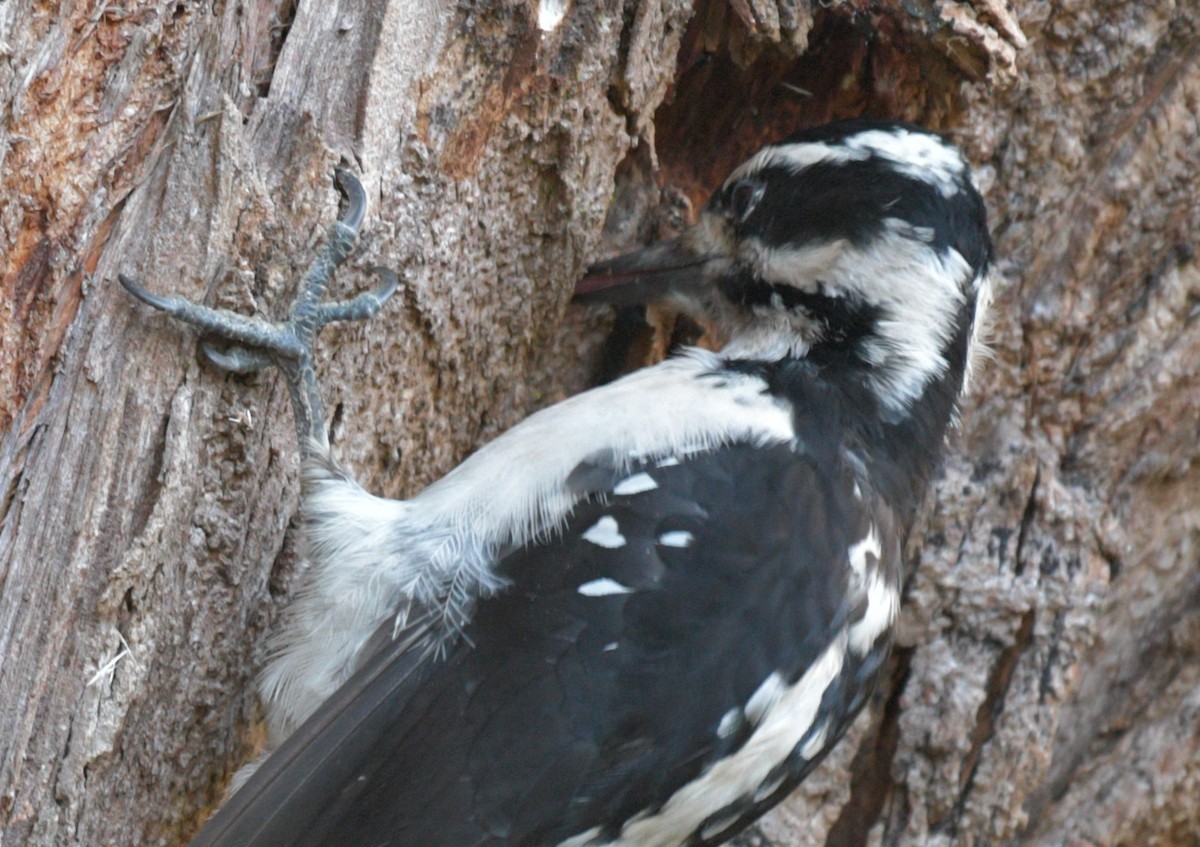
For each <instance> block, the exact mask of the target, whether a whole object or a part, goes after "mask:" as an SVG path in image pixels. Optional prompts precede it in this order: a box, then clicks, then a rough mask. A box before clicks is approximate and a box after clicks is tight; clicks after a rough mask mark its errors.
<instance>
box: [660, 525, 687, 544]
mask: <svg viewBox="0 0 1200 847" xmlns="http://www.w3.org/2000/svg"><path fill="white" fill-rule="evenodd" d="M695 540H696V537H695V536H694V535H692V534H691V533H690V532H688V531H687V530H686V529H676V530H672V531H671V532H664V533H663V534H662V535H660V536H659V537H658V543H659V544H661V545H662V546H663V547H691V546H692V542H693V541H695Z"/></svg>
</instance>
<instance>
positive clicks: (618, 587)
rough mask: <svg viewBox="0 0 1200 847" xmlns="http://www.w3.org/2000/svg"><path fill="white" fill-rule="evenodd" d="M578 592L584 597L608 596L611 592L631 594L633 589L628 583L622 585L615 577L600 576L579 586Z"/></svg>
mask: <svg viewBox="0 0 1200 847" xmlns="http://www.w3.org/2000/svg"><path fill="white" fill-rule="evenodd" d="M579 593H580V594H582V595H583V596H584V597H610V596H612V595H613V594H632V593H633V589H632V588H630V587H629V586H628V585H622V584H621V583H619V582H617V581H616V580H615V579H609V578H608V577H602V578H600V579H593V580H592V581H591V582H585V583H584V584H583V585H581V586H579Z"/></svg>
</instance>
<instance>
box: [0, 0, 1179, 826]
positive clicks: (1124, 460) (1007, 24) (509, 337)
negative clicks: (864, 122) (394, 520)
mask: <svg viewBox="0 0 1200 847" xmlns="http://www.w3.org/2000/svg"><path fill="white" fill-rule="evenodd" d="M538 12H539V9H538V3H537V2H515V0H512V2H509V1H508V0H480V2H471V3H460V4H457V5H454V4H449V3H434V2H418V0H392V2H390V3H388V2H384V0H339V2H333V3H295V2H293V0H275V2H265V3H258V4H247V3H239V2H235V1H233V0H231V1H230V2H216V3H198V2H192V0H183V1H182V2H178V1H177V2H171V3H166V2H149V0H147V1H146V2H130V3H125V4H123V5H115V4H111V3H109V4H89V3H84V2H66V3H60V4H39V3H35V2H33V0H13V2H10V3H9V4H8V5H7V7H4V6H0V92H2V100H0V102H2V103H3V117H2V119H0V163H2V164H3V167H2V168H0V197H3V203H2V206H0V239H2V241H3V252H2V254H0V255H2V256H3V259H0V303H2V307H3V312H2V313H0V314H3V320H2V321H0V656H3V661H2V663H0V844H31V845H51V844H88V845H92V844H97V845H100V844H104V845H107V844H178V843H182V842H183V841H185V840H186V838H187V837H188V836H189V835H190V834H191V833H192V832H193V831H194V830H195V828H196V826H197V824H198V822H199V821H201V820H202V819H203V817H204V816H205V814H206V813H207V810H208V809H209V808H211V806H212V804H213V803H214V802H215V801H216V800H217V798H218V797H219V795H220V793H221V791H222V789H223V786H224V784H225V782H226V780H227V778H228V776H229V775H230V774H231V773H232V771H233V770H234V769H236V767H237V766H238V764H239V763H240V762H242V761H243V760H245V758H246V757H247V756H248V755H250V754H251V751H252V750H253V749H254V747H255V744H256V743H257V742H258V740H259V739H258V729H257V728H256V726H257V724H256V711H255V710H256V707H255V705H254V703H253V699H252V697H251V695H250V680H251V679H252V677H253V674H254V673H255V671H256V669H257V667H258V666H259V662H260V660H261V656H260V654H259V653H258V652H257V650H258V645H259V644H261V641H262V635H263V633H264V632H265V631H266V630H267V629H268V628H269V626H270V624H271V622H272V620H273V619H274V618H275V616H276V614H277V611H278V609H279V608H280V607H281V606H282V605H283V604H284V603H285V602H286V598H287V594H288V592H289V591H290V589H291V587H292V585H293V582H294V579H293V574H292V570H293V555H292V552H291V550H292V532H291V529H290V522H291V518H292V516H293V514H294V511H295V506H296V499H295V498H296V488H297V487H296V481H295V459H294V456H295V452H296V451H295V448H294V443H293V442H294V436H293V435H292V433H291V431H290V429H291V418H290V414H289V413H288V409H287V402H288V401H287V396H286V391H285V390H284V389H283V386H282V385H281V383H280V381H279V379H278V377H277V376H276V375H274V374H272V373H264V374H261V375H257V376H251V377H238V376H229V375H225V374H221V373H218V372H216V371H214V370H213V369H212V368H210V367H208V366H207V365H204V364H201V362H200V360H198V359H197V357H196V355H195V340H194V337H193V336H191V335H189V334H188V332H187V331H184V330H181V329H180V328H179V327H177V326H173V325H171V324H170V323H169V322H168V321H166V320H165V319H162V318H161V317H159V316H157V315H154V314H151V313H149V312H148V311H147V310H146V309H144V308H143V307H140V306H138V305H137V304H135V303H133V302H131V301H130V300H129V299H128V298H127V297H125V296H124V293H123V292H121V291H120V290H119V289H118V287H117V286H116V284H115V279H116V274H117V272H118V271H122V272H126V273H129V274H131V275H134V276H136V277H137V278H139V279H140V280H141V282H142V283H143V284H145V285H146V286H147V287H149V288H150V289H151V290H154V291H157V292H161V293H179V294H184V295H188V296H191V297H193V298H196V299H200V300H203V301H205V302H208V303H212V304H217V305H223V306H229V307H234V308H238V309H240V310H242V311H246V312H251V311H258V312H262V313H265V314H270V315H278V314H281V313H282V312H283V311H284V310H286V308H287V301H288V297H289V295H290V293H291V291H292V290H293V286H294V281H295V278H296V275H297V273H298V272H299V271H300V270H301V269H302V268H303V267H304V266H305V264H306V263H307V262H308V260H309V259H310V258H311V256H312V254H313V251H314V250H315V248H316V245H317V243H318V241H319V239H320V237H321V234H322V233H323V231H324V229H325V227H326V226H327V225H328V224H329V223H330V222H331V221H332V220H333V218H334V216H335V215H336V211H337V194H336V191H335V189H334V187H333V183H332V171H333V168H334V166H335V165H336V164H337V163H338V162H339V161H341V162H345V163H347V164H349V165H350V166H352V167H354V168H355V169H356V170H357V171H359V172H360V173H361V174H362V176H363V181H364V184H366V186H367V188H368V192H369V195H370V197H371V209H370V212H369V215H368V219H367V223H366V226H365V227H364V235H363V238H362V239H361V245H360V248H359V250H358V252H357V253H356V254H355V256H354V257H353V258H352V260H351V261H350V262H349V263H348V267H347V268H346V269H344V270H343V271H342V272H341V273H340V275H339V277H338V279H337V280H336V281H335V289H336V291H335V292H334V293H335V294H346V293H348V292H351V291H354V290H357V289H360V288H362V287H365V286H367V285H369V284H370V280H369V275H368V274H367V273H366V271H365V269H367V268H369V267H370V266H371V265H374V264H379V263H382V264H387V265H389V266H391V267H393V268H395V269H396V270H397V271H398V272H399V273H400V275H401V278H402V280H403V281H404V291H403V292H402V295H400V296H399V297H397V298H396V299H397V302H396V303H394V304H392V305H390V306H389V307H388V309H387V310H386V311H385V313H384V314H383V315H382V316H381V317H380V319H377V320H376V321H375V322H373V323H369V324H365V325H354V326H349V327H345V328H342V329H336V330H331V331H329V332H328V334H327V337H324V338H323V340H322V343H321V350H320V355H319V358H320V361H319V365H318V366H319V368H320V373H321V375H322V383H323V385H324V388H325V392H326V405H327V408H328V409H329V412H330V416H331V418H332V419H333V421H334V424H335V427H334V430H335V431H334V441H335V450H336V452H337V454H338V456H339V458H340V459H341V460H342V461H344V462H345V463H346V465H347V466H348V467H349V468H351V469H352V470H353V471H354V473H355V474H356V475H357V476H358V477H359V478H360V479H361V480H362V481H363V483H364V485H366V486H367V487H368V488H369V489H370V490H372V491H375V492H377V493H380V494H384V495H388V496H404V495H406V494H411V493H412V492H414V491H416V490H418V489H419V488H420V487H421V486H422V485H424V484H425V483H427V482H429V481H431V480H432V479H435V478H437V477H438V476H440V475H441V474H443V473H444V472H445V471H447V470H448V469H449V468H451V467H452V466H453V465H454V464H455V463H456V462H458V461H459V460H461V458H462V457H463V456H464V455H465V454H466V453H468V452H469V451H470V450H471V449H473V448H474V447H476V446H478V445H479V444H480V443H482V442H484V441H486V440H488V439H489V438H491V437H493V436H494V435H496V434H497V433H499V432H501V431H502V430H504V429H505V428H507V427H508V426H510V425H511V424H512V423H514V422H515V421H517V420H519V419H520V418H522V417H524V416H525V415H526V414H528V412H530V411H532V410H533V409H535V408H538V407H540V406H543V405H546V404H548V403H550V402H553V401H554V400H556V399H558V398H560V397H562V396H566V395H567V394H570V393H572V392H574V391H577V390H578V389H579V388H581V387H583V386H584V385H586V384H587V382H588V380H589V379H590V378H591V376H592V374H593V372H594V367H595V366H596V364H597V361H598V359H599V356H600V345H601V343H602V336H603V334H604V330H605V328H606V326H607V322H606V320H605V319H604V318H603V317H601V316H598V315H593V314H585V313H582V312H580V311H578V310H573V309H569V308H568V307H567V300H568V298H569V292H570V288H571V282H572V280H573V279H574V278H575V276H576V275H577V274H578V272H579V271H580V269H581V268H582V267H583V266H584V265H585V264H586V263H587V262H588V261H589V260H591V259H592V258H594V257H595V256H596V255H597V253H598V252H599V251H601V250H605V249H617V248H619V247H622V246H628V245H629V244H631V243H634V242H636V241H640V240H645V239H647V238H649V237H652V236H654V235H662V234H666V233H669V232H670V231H672V230H673V229H677V228H678V226H679V225H680V224H681V223H682V222H683V220H685V219H686V218H687V216H688V215H689V214H690V213H691V210H692V209H694V208H695V207H696V205H697V204H698V203H700V202H702V201H703V199H704V197H705V195H706V193H707V191H708V190H709V189H711V187H712V186H713V185H714V184H715V183H716V181H717V180H719V179H720V178H721V177H722V176H723V174H724V173H725V172H726V171H727V170H728V169H729V168H730V167H731V166H732V165H733V164H735V163H736V162H737V161H739V160H740V159H741V158H742V157H743V156H744V155H745V154H746V153H747V152H749V151H750V150H752V149H754V148H755V147H757V146H758V145H760V144H761V143H763V142H764V141H766V140H769V139H774V138H778V137H781V136H782V135H785V134H787V133H788V132H790V131H792V130H793V129H794V128H797V127H799V126H802V125H808V124H812V123H818V122H821V121H824V120H828V119H831V118H837V117H845V116H850V115H857V114H875V115H888V116H893V117H901V118H906V119H910V120H916V121H919V122H921V123H924V124H926V125H929V126H932V127H935V128H939V129H942V130H944V131H947V132H949V133H950V134H952V135H953V136H954V137H955V138H956V139H957V140H958V141H959V142H960V143H961V144H963V145H964V147H965V148H966V149H967V151H968V153H969V155H970V157H971V158H972V160H973V161H975V162H976V163H977V166H978V170H979V175H980V179H981V184H982V188H983V189H984V191H985V194H986V197H987V200H988V204H989V206H990V208H991V212H992V222H993V227H994V231H995V236H996V243H997V251H998V255H999V256H1000V264H999V268H998V274H997V280H996V281H997V284H998V285H997V287H998V292H997V293H998V298H997V302H996V307H995V314H996V322H995V328H994V332H993V336H994V340H993V346H994V349H995V353H994V356H993V358H992V360H991V361H990V362H988V363H987V364H986V365H985V367H984V369H983V371H982V372H981V374H980V375H979V378H978V379H977V380H976V383H977V384H976V389H975V395H974V399H973V401H972V402H971V404H970V407H969V408H968V409H967V410H966V412H965V414H964V423H963V427H962V431H961V433H960V434H959V435H958V436H957V438H956V440H955V444H954V448H953V455H952V456H951V458H950V459H949V460H948V462H947V464H946V468H945V470H944V472H943V473H942V475H941V477H940V479H939V480H938V481H937V483H936V485H935V488H936V490H935V491H933V492H932V493H931V497H930V502H929V503H928V504H927V505H926V509H925V512H924V516H923V517H922V519H921V521H920V525H919V527H918V529H917V531H916V532H915V533H914V538H913V539H912V545H911V548H912V561H913V566H914V567H913V573H912V575H911V578H910V580H909V585H908V590H907V601H906V605H905V610H904V613H903V617H902V622H901V647H900V649H898V650H897V652H896V655H895V656H894V657H893V661H892V672H891V675H890V676H889V678H888V679H887V680H886V682H885V684H884V685H883V686H882V687H881V690H880V692H879V693H878V695H877V697H876V700H875V703H874V705H873V706H872V708H871V709H869V710H868V712H867V713H866V714H864V716H863V717H862V719H860V721H859V722H858V723H857V724H856V726H855V728H854V729H853V730H852V732H851V734H850V736H849V737H848V738H847V739H846V741H844V742H843V744H842V745H841V746H840V747H839V748H838V749H837V750H836V751H835V752H834V753H833V755H832V756H831V757H830V759H829V760H828V761H827V762H826V763H825V765H824V766H823V767H822V768H821V769H820V771H819V772H818V773H815V774H814V775H813V776H812V777H811V778H810V779H809V780H808V781H806V782H805V784H804V785H803V786H802V787H801V788H800V789H799V790H798V791H797V792H796V794H795V795H793V797H792V798H790V799H789V800H788V801H787V803H785V804H784V806H783V807H781V808H780V809H779V810H778V811H776V812H775V813H773V814H772V815H770V816H769V817H768V818H766V819H764V821H763V822H762V823H761V824H760V825H759V826H758V827H756V828H755V829H754V830H753V831H751V832H750V833H747V834H745V835H744V836H743V837H742V843H743V844H746V845H749V844H760V845H763V844H774V845H810V844H811V845H821V844H825V845H830V847H834V846H835V845H836V847H851V845H926V844H930V845H951V844H953V845H976V844H994V845H1014V847H1015V845H1031V847H1032V845H1055V844H1072V845H1100V844H1128V845H1192V844H1196V843H1200V841H1198V839H1200V835H1198V833H1200V661H1197V660H1198V659H1200V563H1198V559H1200V553H1198V552H1197V551H1200V470H1198V469H1197V468H1198V467H1200V465H1198V463H1197V457H1198V455H1200V377H1198V376H1197V372H1198V371H1200V367H1198V364H1200V320H1198V316H1200V265H1198V263H1197V260H1196V240H1197V233H1200V200H1198V199H1197V198H1198V197H1200V194H1198V192H1197V191H1196V177H1195V174H1196V173H1198V172H1200V125H1198V122H1197V119H1196V115H1197V114H1198V113H1200V10H1197V8H1196V7H1195V6H1194V5H1193V4H1187V3H1171V2H1168V0H1161V1H1160V2H1153V3H1147V2H1143V0H1101V2H1093V1H1092V0H1057V2H1055V3H1047V2H1044V0H1010V2H1004V0H958V2H952V1H951V0H943V1H942V2H933V0H821V2H808V0H727V1H726V0H698V2H696V3H695V6H694V8H693V4H692V3H690V2H685V0H627V1H626V2H616V0H605V1H604V2H600V3H590V4H584V3H578V2H577V3H574V4H571V5H569V6H568V7H567V12H566V15H565V17H564V18H563V19H562V21H561V22H559V23H558V24H557V25H556V26H553V27H550V28H549V29H548V30H543V29H541V28H540V27H539V16H538ZM610 205H611V209H610V208H609V207H610ZM606 214H607V220H608V225H607V227H605V226H604V225H603V224H604V221H605V219H606ZM658 325H659V326H660V327H661V328H662V329H661V330H660V335H659V337H658V338H657V340H648V341H647V343H646V345H645V347H644V349H646V350H651V349H658V350H659V351H660V353H661V350H662V349H664V348H665V346H666V341H667V340H668V337H669V336H671V335H672V334H673V335H674V338H675V340H678V339H679V338H681V337H684V338H690V337H692V335H693V334H694V332H695V330H694V329H680V328H678V327H675V326H674V325H673V324H672V323H671V321H670V320H669V319H666V318H664V317H661V316H660V319H659V320H658ZM638 355H643V354H642V353H639V354H638Z"/></svg>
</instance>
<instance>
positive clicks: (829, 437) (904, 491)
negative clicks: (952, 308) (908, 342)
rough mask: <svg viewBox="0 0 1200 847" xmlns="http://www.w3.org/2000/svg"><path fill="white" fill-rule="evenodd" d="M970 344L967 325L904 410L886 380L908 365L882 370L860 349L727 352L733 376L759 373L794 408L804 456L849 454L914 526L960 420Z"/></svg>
mask: <svg viewBox="0 0 1200 847" xmlns="http://www.w3.org/2000/svg"><path fill="white" fill-rule="evenodd" d="M969 344H970V328H969V323H968V322H964V323H962V324H960V329H959V330H958V331H957V332H956V333H955V335H954V337H952V338H951V339H950V340H949V342H948V343H947V344H946V346H945V347H944V348H943V349H942V350H941V351H940V354H939V355H941V356H942V357H943V359H944V366H942V367H938V368H935V369H933V370H932V371H931V372H930V373H929V374H928V375H927V377H926V378H925V380H924V382H923V384H922V385H921V387H920V389H919V390H917V391H915V392H912V391H911V389H910V390H909V391H908V394H907V395H906V396H905V398H904V400H903V402H902V403H901V402H898V401H897V399H896V397H895V396H892V395H889V394H888V391H889V389H890V386H891V384H892V383H890V382H889V381H888V380H887V378H886V376H887V374H888V368H889V367H891V368H895V369H897V370H901V371H902V370H903V369H904V368H905V367H906V366H907V363H905V362H903V361H895V362H885V363H883V364H882V367H881V364H880V363H872V362H867V361H865V360H864V358H863V357H862V351H861V348H859V347H854V348H848V347H846V346H844V345H822V344H818V345H816V346H813V347H811V348H809V349H806V350H803V349H802V350H800V351H797V352H789V353H786V354H784V355H780V356H777V357H775V358H773V359H762V358H756V357H754V356H747V355H744V353H743V350H742V348H740V347H739V346H738V345H732V346H731V348H726V350H725V351H723V352H724V355H725V359H726V362H727V364H728V366H729V367H730V368H731V369H734V370H739V371H752V372H755V373H758V374H760V375H761V376H762V377H763V378H764V379H765V380H766V381H767V384H768V386H769V390H770V391H771V393H772V394H775V395H776V396H779V397H780V398H781V399H784V400H786V401H787V402H788V403H790V404H791V406H792V408H794V409H795V410H796V412H797V414H796V415H795V420H796V426H797V435H798V437H799V442H800V443H801V444H802V445H803V446H804V447H805V449H812V448H813V445H826V447H827V448H828V447H830V446H832V447H833V448H835V449H836V450H838V451H848V452H849V454H851V455H852V456H853V457H854V458H853V460H855V461H860V462H861V463H862V464H863V465H864V466H865V467H866V469H867V470H868V472H869V476H870V478H871V480H872V482H873V484H874V485H875V486H876V488H877V490H878V491H879V493H880V494H882V495H883V496H884V498H885V499H886V500H888V501H889V503H891V504H892V506H893V508H895V509H897V510H898V511H899V512H900V514H901V518H902V521H903V524H904V525H907V524H908V523H909V522H910V521H911V519H912V518H913V516H914V513H915V509H916V507H917V506H918V505H919V504H920V502H921V499H922V498H923V496H924V492H925V489H926V487H927V485H928V483H929V480H930V478H931V477H932V476H933V474H934V472H935V471H936V469H937V466H938V462H939V460H940V456H941V452H942V448H943V445H944V443H945V439H946V433H947V431H948V429H949V428H950V426H951V424H952V422H953V421H954V419H955V415H956V414H957V410H958V403H959V400H960V398H961V395H962V391H963V378H964V374H965V372H966V368H967V352H968V346H969ZM781 349H782V348H781ZM902 376H903V375H902ZM830 458H832V457H830Z"/></svg>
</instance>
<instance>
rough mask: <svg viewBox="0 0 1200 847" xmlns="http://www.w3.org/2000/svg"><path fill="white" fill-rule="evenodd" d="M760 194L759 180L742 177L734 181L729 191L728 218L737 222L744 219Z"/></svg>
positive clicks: (759, 197) (755, 204)
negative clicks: (738, 180) (736, 181)
mask: <svg viewBox="0 0 1200 847" xmlns="http://www.w3.org/2000/svg"><path fill="white" fill-rule="evenodd" d="M762 196H763V184H762V183H761V182H757V181H755V180H749V179H743V180H741V181H740V182H738V183H736V184H735V185H734V186H733V188H732V189H731V190H730V192H729V218H730V220H733V221H737V222H739V223H740V222H741V221H744V220H746V218H747V217H748V216H749V215H750V213H751V212H753V211H754V207H755V206H757V205H758V201H759V200H761V199H762Z"/></svg>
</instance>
